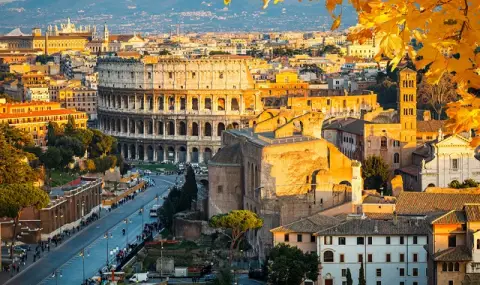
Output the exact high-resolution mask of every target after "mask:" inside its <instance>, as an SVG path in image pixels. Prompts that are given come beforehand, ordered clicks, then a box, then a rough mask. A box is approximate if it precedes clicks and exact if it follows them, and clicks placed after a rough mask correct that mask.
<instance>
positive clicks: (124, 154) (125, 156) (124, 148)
mask: <svg viewBox="0 0 480 285" xmlns="http://www.w3.org/2000/svg"><path fill="white" fill-rule="evenodd" d="M122 149H123V154H122V155H123V157H124V158H128V145H127V144H126V143H125V144H123V148H122Z"/></svg>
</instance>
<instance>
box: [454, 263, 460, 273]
mask: <svg viewBox="0 0 480 285" xmlns="http://www.w3.org/2000/svg"><path fill="white" fill-rule="evenodd" d="M455 271H457V272H458V271H460V263H458V262H455Z"/></svg>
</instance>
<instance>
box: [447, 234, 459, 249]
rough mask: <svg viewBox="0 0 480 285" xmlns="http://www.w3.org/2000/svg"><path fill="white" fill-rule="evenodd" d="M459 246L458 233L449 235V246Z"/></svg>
mask: <svg viewBox="0 0 480 285" xmlns="http://www.w3.org/2000/svg"><path fill="white" fill-rule="evenodd" d="M456 246H457V236H456V235H449V236H448V247H456Z"/></svg>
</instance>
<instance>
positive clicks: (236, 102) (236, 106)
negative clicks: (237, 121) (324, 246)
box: [231, 98, 240, 111]
mask: <svg viewBox="0 0 480 285" xmlns="http://www.w3.org/2000/svg"><path fill="white" fill-rule="evenodd" d="M231 109H232V111H238V110H240V108H239V106H238V100H237V98H233V99H232V106H231Z"/></svg>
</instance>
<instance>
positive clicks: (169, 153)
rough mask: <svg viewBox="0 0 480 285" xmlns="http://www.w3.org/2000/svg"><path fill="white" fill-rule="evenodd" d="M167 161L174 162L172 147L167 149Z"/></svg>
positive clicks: (173, 149)
mask: <svg viewBox="0 0 480 285" xmlns="http://www.w3.org/2000/svg"><path fill="white" fill-rule="evenodd" d="M167 160H168V161H171V162H175V148H173V146H169V147H168V152H167Z"/></svg>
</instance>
